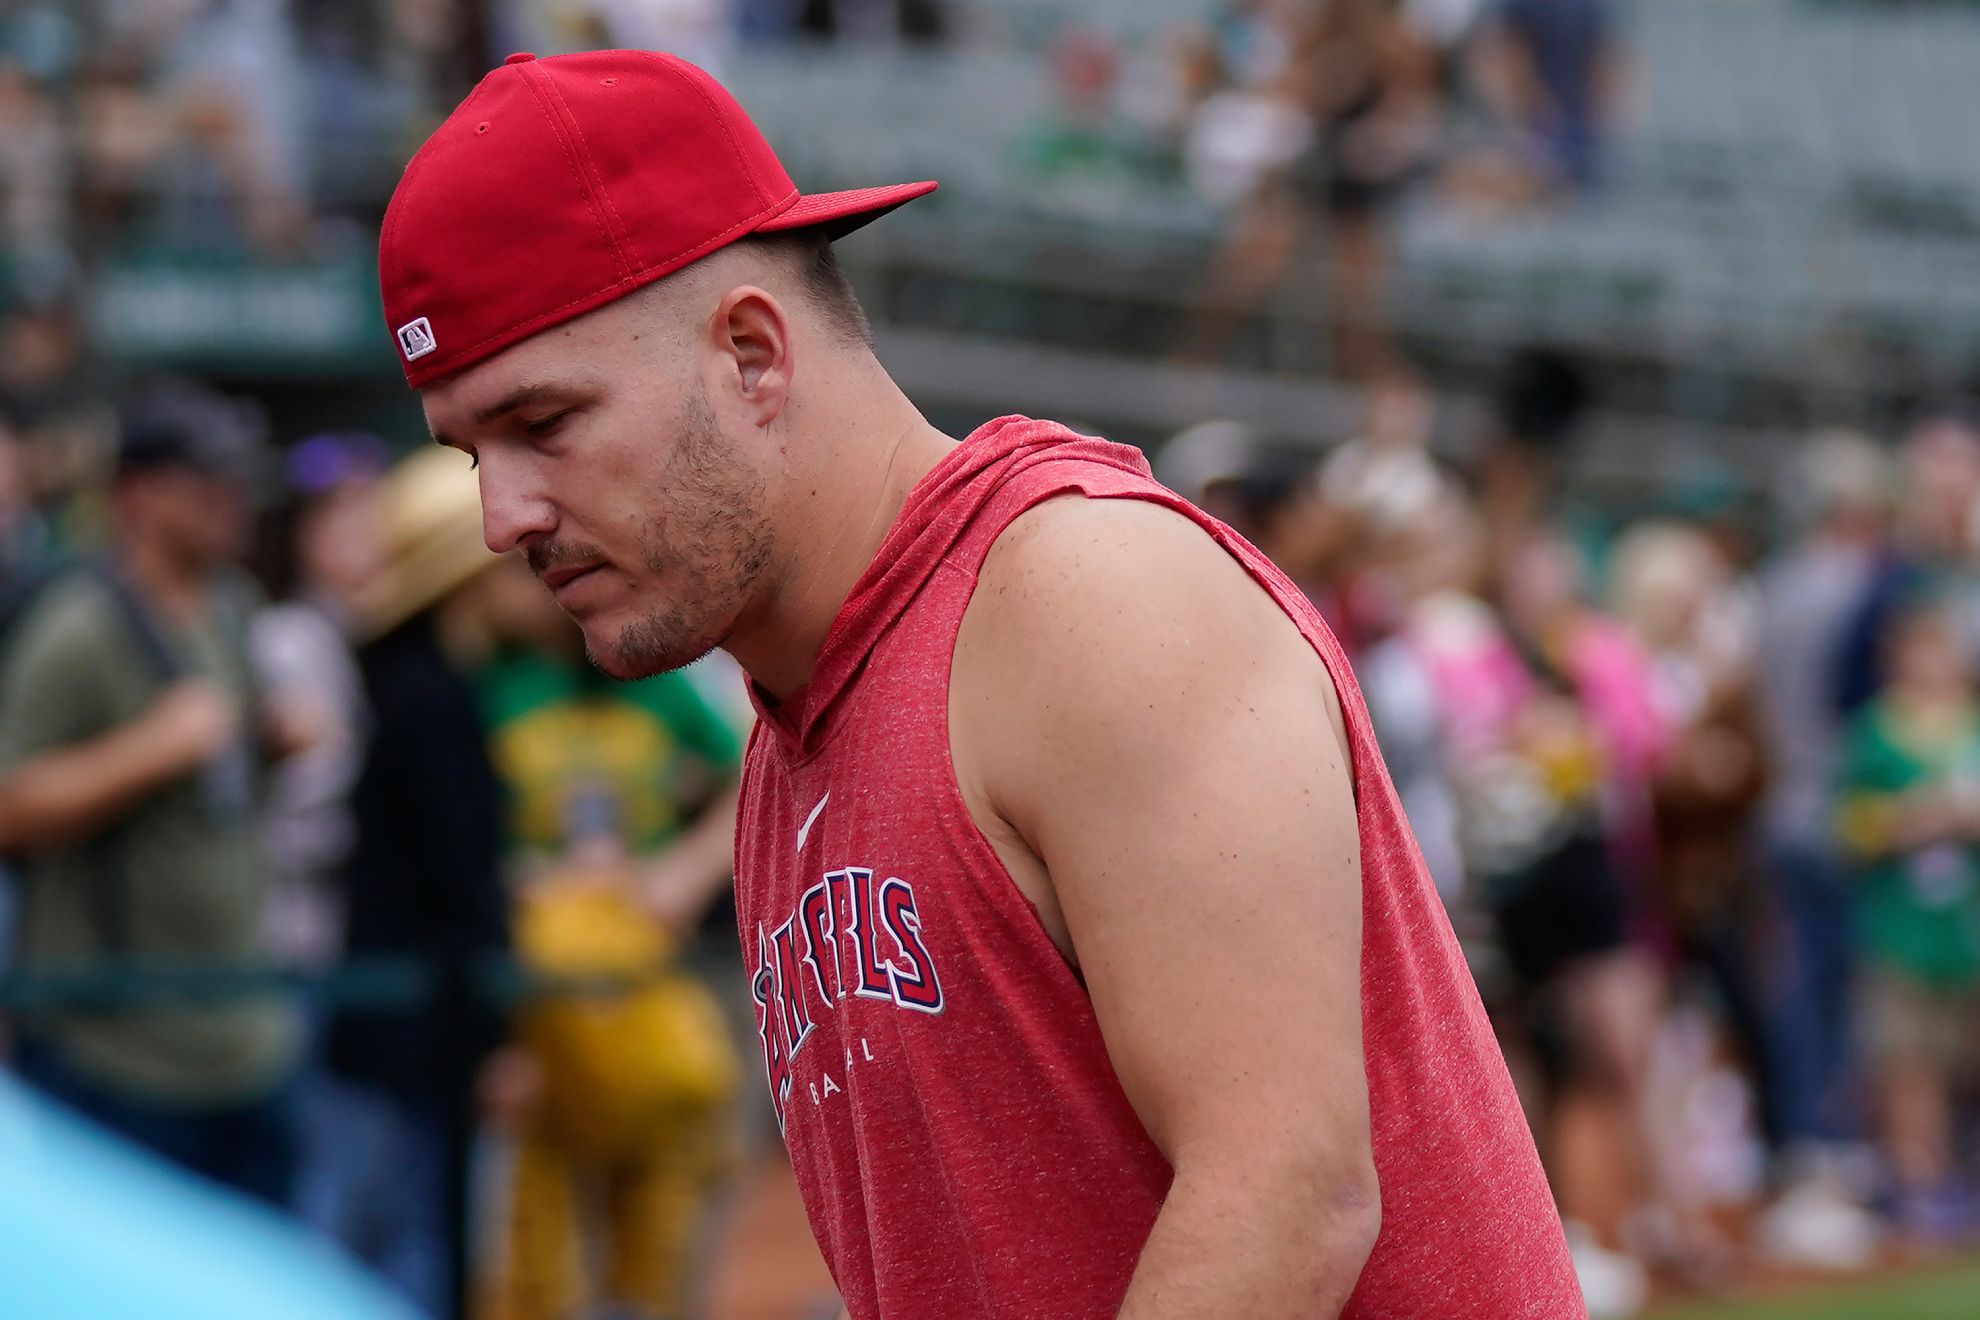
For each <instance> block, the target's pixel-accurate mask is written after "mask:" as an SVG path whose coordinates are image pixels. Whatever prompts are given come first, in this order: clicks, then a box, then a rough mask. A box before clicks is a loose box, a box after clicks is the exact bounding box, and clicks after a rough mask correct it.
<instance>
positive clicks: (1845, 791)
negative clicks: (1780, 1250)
mask: <svg viewBox="0 0 1980 1320" xmlns="http://www.w3.org/2000/svg"><path fill="white" fill-rule="evenodd" d="M1886 647H1887V654H1888V657H1889V659H1888V662H1887V672H1888V673H1889V675H1890V677H1889V679H1888V681H1887V683H1886V685H1885V687H1884V688H1883V690H1882V691H1880V692H1879V693H1878V694H1877V696H1876V697H1875V698H1873V699H1872V700H1871V702H1870V703H1869V705H1867V706H1866V707H1865V708H1864V709H1863V711H1862V712H1861V713H1860V714H1859V715H1858V716H1857V717H1856V720H1855V722H1854V723H1853V724H1852V725H1851V727H1850V730H1849V734H1848V738H1847V741H1846V743H1845V746H1844V751H1843V760H1842V766H1841V770H1840V775H1839V783H1840V785H1841V789H1842V796H1841V799H1840V803H1839V806H1838V809H1837V830H1838V832H1839V834H1840V836H1841V838H1842V840H1843V844H1844V846H1845V847H1846V848H1847V849H1848V850H1849V852H1850V853H1851V854H1852V856H1853V857H1855V858H1856V859H1857V861H1858V862H1859V864H1860V865H1861V867H1862V872H1861V876H1860V879H1859V881H1858V890H1859V894H1860V937H1859V938H1860V949H1861V953H1862V957H1863V966H1862V968H1861V969H1860V977H1861V980H1860V992H1861V993H1860V1002H1861V1005H1862V1011H1863V1031H1864V1038H1863V1049H1864V1054H1865V1057H1866V1059H1867V1060H1868V1062H1869V1065H1870V1068H1871V1071H1872V1077H1873V1080H1874V1083H1875V1087H1876V1093H1877V1102H1878V1120H1879V1123H1878V1125H1879V1128H1880V1130H1881V1133H1882V1136H1883V1139H1884V1145H1885V1153H1886V1156H1887V1157H1888V1159H1889V1161H1890V1169H1891V1174H1892V1177H1893V1181H1894V1184H1895V1188H1896V1193H1897V1202H1896V1210H1897V1220H1898V1224H1899V1226H1900V1227H1901V1228H1902V1229H1904V1230H1905V1231H1907V1232H1908V1233H1911V1234H1913V1235H1915V1236H1917V1237H1920V1238H1923V1239H1926V1240H1937V1241H1960V1240H1964V1239H1966V1238H1968V1237H1970V1236H1971V1234H1972V1233H1973V1232H1974V1231H1975V1229H1976V1228H1980V1203H1976V1201H1975V1198H1974V1193H1973V1188H1972V1184H1971V1182H1970V1181H1969V1180H1968V1179H1966V1178H1965V1177H1963V1176H1962V1174H1961V1172H1960V1170H1959V1168H1958V1165H1957V1157H1956V1154H1955V1150H1956V1145H1955V1143H1956V1135H1955V1134H1956V1124H1955V1118H1954V1111H1953V1087H1954V1085H1955V1083H1956V1082H1958V1081H1959V1080H1960V1079H1962V1078H1965V1077H1970V1076H1972V1075H1973V1072H1974V1070H1975V1068H1976V1067H1980V1055H1977V1054H1976V1052H1975V1051H1976V1048H1980V854H1976V851H1975V847H1976V841H1980V710H1976V707H1975V703H1974V689H1973V655H1972V652H1971V651H1970V650H1969V649H1968V648H1967V646H1966V645H1965V639H1964V638H1963V637H1962V635H1961V633H1960V631H1959V626H1958V620H1957V619H1956V618H1955V616H1954V615H1953V614H1952V613H1950V612H1949V610H1948V608H1947V606H1946V603H1945V602H1944V601H1943V599H1935V598H1931V597H1926V598H1923V599H1918V600H1914V601H1911V602H1908V603H1907V604H1906V605H1905V606H1903V607H1902V608H1901V609H1900V610H1899V611H1898V612H1897V613H1896V615H1895V617H1894V618H1893V619H1892V622H1891V627H1890V631H1889V632H1888V633H1887V635H1886Z"/></svg>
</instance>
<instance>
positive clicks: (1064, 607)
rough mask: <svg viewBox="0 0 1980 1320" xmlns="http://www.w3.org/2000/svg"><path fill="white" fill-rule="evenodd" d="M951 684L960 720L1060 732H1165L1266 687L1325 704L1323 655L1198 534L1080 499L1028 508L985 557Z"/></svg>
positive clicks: (1147, 505)
mask: <svg viewBox="0 0 1980 1320" xmlns="http://www.w3.org/2000/svg"><path fill="white" fill-rule="evenodd" d="M954 678H955V680H956V683H957V685H958V688H957V690H956V691H955V692H954V694H953V699H952V710H954V711H955V713H957V714H959V715H963V716H965V717H967V716H968V715H969V714H970V711H969V710H968V709H967V706H970V705H975V706H978V707H979V708H982V707H988V708H993V709H997V710H1000V711H1002V712H1005V713H1007V714H1009V715H1011V716H1013V717H1016V718H1018V719H1020V720H1022V718H1023V717H1022V712H1023V711H1025V710H1030V711H1032V712H1036V713H1040V714H1044V713H1047V712H1049V718H1050V719H1051V721H1052V723H1053V724H1054V725H1056V726H1058V727H1059V728H1061V729H1063V730H1065V731H1067V732H1072V731H1074V730H1077V729H1080V728H1082V727H1084V728H1086V729H1087V730H1089V731H1090V730H1091V728H1092V725H1093V722H1094V721H1096V720H1098V721H1103V722H1106V723H1108V724H1110V725H1118V722H1119V721H1120V719H1121V718H1122V717H1124V716H1129V715H1144V716H1145V715H1149V714H1153V715H1154V716H1155V717H1156V722H1158V723H1161V724H1165V725H1167V726H1168V732H1170V733H1172V734H1173V733H1174V732H1176V731H1177V727H1176V724H1175V723H1173V722H1174V721H1180V722H1182V724H1184V725H1194V724H1196V723H1198V722H1199V721H1202V720H1215V719H1217V718H1220V717H1222V716H1223V715H1224V714H1228V713H1229V710H1230V707H1231V703H1234V702H1238V701H1242V700H1244V699H1246V698H1247V697H1248V696H1256V695H1259V694H1262V693H1268V692H1270V691H1272V690H1274V689H1278V690H1281V691H1293V690H1299V691H1303V692H1306V693H1312V694H1315V695H1317V696H1318V698H1319V700H1320V701H1321V702H1322V703H1323V704H1324V705H1327V706H1332V705H1333V704H1334V693H1333V684H1332V681H1331V679H1330V678H1329V676H1328V674H1327V671H1326V666H1325V665H1324V664H1323V663H1322V662H1321V660H1320V657H1319V655H1318V654H1317V653H1316V652H1315V651H1314V650H1313V648H1312V646H1311V645H1310V644H1309V643H1308V642H1307V641H1306V639H1305V638H1304V637H1302V636H1301V635H1300V633H1299V631H1298V628H1297V627H1296V625H1295V624H1294V623H1293V621H1292V619H1291V618H1290V617H1289V616H1288V615H1287V614H1286V612H1285V611H1284V610H1283V609H1281V608H1280V606H1279V605H1278V603H1277V602H1276V601H1274V600H1273V599H1272V597H1271V595H1270V594H1269V593H1268V592H1267V591H1266V590H1265V588H1264V587H1263V586H1262V585H1260V584H1259V583H1258V582H1257V581H1256V580H1255V579H1253V578H1252V576H1251V575H1250V573H1249V572H1247V571H1246V570H1245V568H1244V566H1243V565H1242V564H1240V563H1239V562H1238V561H1237V560H1236V559H1234V558H1233V557H1232V556H1231V555H1230V554H1229V553H1228V552H1227V551H1225V550H1224V548H1223V547H1222V546H1220V545H1218V544H1217V542H1216V541H1215V540H1214V539H1212V538H1211V536H1210V534H1209V533H1208V532H1207V531H1205V530H1204V529H1203V528H1202V527H1201V526H1199V525H1198V524H1197V523H1195V522H1194V521H1192V520H1191V519H1190V518H1188V517H1186V516H1184V515H1183V514H1181V513H1178V512H1176V511H1175V510H1173V509H1169V508H1165V507H1163V506H1162V505H1159V504H1155V503H1152V502H1150V501H1147V500H1136V499H1087V498H1085V497H1083V496H1078V495H1070V496H1060V497H1057V498H1055V499H1051V500H1047V501H1045V502H1043V503H1041V504H1039V505H1037V506H1035V507H1033V508H1032V509H1030V510H1028V511H1026V512H1025V513H1024V514H1022V515H1021V516H1019V517H1018V518H1017V519H1016V520H1015V521H1013V522H1012V523H1011V525H1010V527H1008V528H1007V529H1006V530H1005V532H1004V533H1003V535H1002V536H1000V537H999V538H998V540H997V543H996V544H995V545H994V546H993V547H992V548H991V550H990V553H989V554H988V556H987V557H986V558H985V560H984V563H983V567H982V570H981V572H980V573H979V575H978V580H977V586H976V591H975V594H974V595H973V596H972V598H971V601H970V606H969V610H968V612H967V614H966V615H965V617H964V621H963V628H962V632H961V634H960V635H959V637H958V639H957V654H956V667H955V673H954ZM1336 718H1337V717H1336ZM1135 741H1138V740H1136V739H1133V738H1130V739H1128V740H1127V743H1128V745H1132V744H1133V743H1134V742H1135Z"/></svg>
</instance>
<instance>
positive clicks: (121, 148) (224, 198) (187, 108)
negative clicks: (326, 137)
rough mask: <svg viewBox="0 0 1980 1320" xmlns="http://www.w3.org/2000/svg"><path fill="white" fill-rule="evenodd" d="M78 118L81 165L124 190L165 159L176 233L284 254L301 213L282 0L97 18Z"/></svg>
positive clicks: (129, 9)
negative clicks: (233, 240)
mask: <svg viewBox="0 0 1980 1320" xmlns="http://www.w3.org/2000/svg"><path fill="white" fill-rule="evenodd" d="M102 17H103V25H102V31H101V32H100V34H98V42H97V49H96V51H95V52H94V59H93V61H92V64H91V67H90V70H89V77H88V80H87V83H86V86H85V87H84V89H83V92H82V105H81V107H80V109H81V117H82V123H83V138H82V140H83V148H84V153H85V161H86V168H87V169H88V170H89V171H90V173H91V174H92V175H93V176H94V177H93V182H94V183H95V184H96V185H97V186H99V187H104V186H107V187H110V188H112V189H116V188H119V187H123V188H129V187H132V186H135V185H138V184H140V183H141V182H142V181H144V177H145V175H146V173H147V172H148V171H150V170H152V169H154V168H155V167H156V166H158V165H159V164H160V163H163V162H166V161H168V160H170V161H172V162H173V163H174V164H177V165H178V166H180V168H177V169H173V170H171V171H169V173H168V174H167V176H166V180H165V181H166V184H167V187H166V191H165V193H164V195H163V201H164V204H165V205H164V214H163V215H162V216H161V217H160V218H161V219H162V220H163V221H164V224H165V226H166V228H167V230H168V231H169V232H171V233H173V234H174V236H176V237H180V238H182V239H187V240H190V241H192V242H194V243H196V244H198V245H201V246H210V245H211V244H212V243H213V241H214V239H215V238H216V237H217V236H226V235H238V236H239V237H241V238H244V239H246V240H247V241H248V242H249V243H251V244H253V245H254V246H255V247H258V248H260V249H262V250H264V251H268V252H274V253H293V252H295V251H296V250H297V249H298V248H299V247H300V245H301V243H302V241H303V238H304V227H305V222H306V220H307V218H308V195H307V177H308V176H307V165H308V162H307V159H306V156H305V151H304V115H305V112H306V107H305V105H304V103H303V100H302V92H303V88H304V86H305V83H304V78H303V70H302V65H301V61H300V57H299V54H298V51H297V49H296V42H295V33H294V31H293V28H292V26H291V23H290V15H289V7H288V5H287V4H285V3H282V0H204V2H203V3H191V4H187V3H174V2H172V0H147V2H144V3H136V4H128V5H116V6H111V7H109V8H107V9H106V10H105V11H104V12H103V15H102Z"/></svg>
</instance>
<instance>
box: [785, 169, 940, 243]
mask: <svg viewBox="0 0 1980 1320" xmlns="http://www.w3.org/2000/svg"><path fill="white" fill-rule="evenodd" d="M934 191H935V182H934V180H932V179H928V180H923V181H922V182H920V183H896V184H892V185H890V186H888V187H885V188H855V189H853V190H852V191H851V192H834V193H813V194H811V195H810V196H808V197H800V198H798V199H797V201H796V202H794V203H792V205H791V206H790V208H789V209H787V210H785V211H781V212H779V213H778V214H777V215H775V216H772V217H771V218H770V219H769V220H766V221H765V222H763V223H762V224H760V225H758V226H757V227H756V231H755V232H757V233H759V234H767V233H772V232H775V231H777V230H782V229H809V228H811V227H813V226H816V227H818V228H820V229H823V230H824V231H825V236H826V237H827V238H830V239H833V240H837V239H841V238H844V237H845V236H846V235H847V234H850V233H851V232H852V231H853V230H855V229H858V228H859V227H860V226H861V225H865V224H871V223H872V222H873V221H875V220H878V219H879V218H880V217H881V216H883V215H885V214H887V212H889V211H891V210H893V209H894V208H895V207H897V206H904V205H906V204H907V203H908V202H911V201H913V200H914V199H915V198H917V197H925V196H927V195H928V194H929V193H932V192H934Z"/></svg>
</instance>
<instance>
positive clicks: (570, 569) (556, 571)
mask: <svg viewBox="0 0 1980 1320" xmlns="http://www.w3.org/2000/svg"><path fill="white" fill-rule="evenodd" d="M603 567H605V561H604V560H602V559H598V560H593V561H592V562H590V563H586V564H560V565H559V566H557V567H556V568H553V569H550V570H549V571H548V572H546V573H544V574H543V585H544V586H546V587H548V588H550V594H551V595H553V596H559V597H561V596H562V595H563V592H564V588H565V587H567V586H569V585H570V584H571V583H573V582H576V581H577V580H578V579H580V578H583V577H586V576H588V575H589V574H592V573H595V572H597V571H598V570H599V569H601V568H603Z"/></svg>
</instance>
